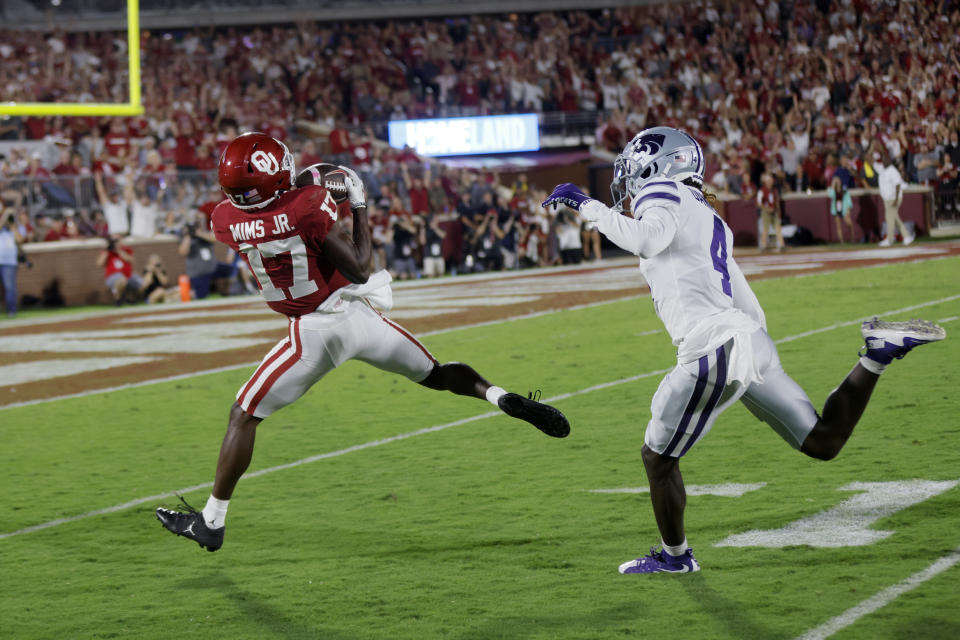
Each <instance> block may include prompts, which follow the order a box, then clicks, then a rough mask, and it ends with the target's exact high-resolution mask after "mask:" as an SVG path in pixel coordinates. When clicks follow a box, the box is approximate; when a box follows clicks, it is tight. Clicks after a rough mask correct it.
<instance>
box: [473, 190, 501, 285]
mask: <svg viewBox="0 0 960 640" xmlns="http://www.w3.org/2000/svg"><path fill="white" fill-rule="evenodd" d="M498 218H499V211H498V207H497V204H496V202H494V199H493V194H492V193H489V192H488V193H485V194H484V196H483V204H482V205H481V207H480V214H479V215H478V216H477V217H476V220H477V222H476V233H475V236H474V242H473V247H472V249H473V251H472V254H471V257H472V258H473V259H472V261H471V262H473V270H475V271H499V270H500V269H502V268H503V252H502V251H501V242H500V241H501V239H502V238H503V231H501V230H500V227H499V226H498V224H497V219H498Z"/></svg>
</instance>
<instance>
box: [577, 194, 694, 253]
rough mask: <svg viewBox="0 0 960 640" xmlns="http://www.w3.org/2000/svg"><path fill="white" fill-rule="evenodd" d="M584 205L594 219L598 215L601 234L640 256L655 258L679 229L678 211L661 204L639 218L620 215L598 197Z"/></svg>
mask: <svg viewBox="0 0 960 640" xmlns="http://www.w3.org/2000/svg"><path fill="white" fill-rule="evenodd" d="M583 207H584V208H585V207H590V208H591V211H590V214H592V215H591V218H594V217H595V219H596V224H597V229H599V230H600V233H602V234H603V235H605V236H606V237H607V238H609V239H610V241H611V242H613V243H614V244H615V245H617V246H618V247H620V248H621V249H623V250H625V251H629V252H630V253H632V254H633V255H635V256H640V257H641V258H652V257H653V256H655V255H657V254H658V253H660V252H661V251H663V250H664V249H665V248H666V247H667V245H669V244H670V243H671V242H672V241H673V238H674V236H675V235H676V234H677V229H679V224H678V223H677V217H676V213H675V212H674V211H672V210H670V209H668V208H666V207H662V206H657V205H654V206H650V207H648V208H646V209H644V212H643V217H642V218H641V219H640V220H634V219H633V218H628V217H626V216H624V215H621V214H619V213H617V212H616V211H614V210H613V209H611V208H609V207H607V206H606V205H604V204H603V203H602V202H598V201H596V200H592V201H590V202H587V203H585V204H584V205H583ZM671 209H672V207H671Z"/></svg>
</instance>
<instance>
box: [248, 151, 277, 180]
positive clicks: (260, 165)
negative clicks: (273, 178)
mask: <svg viewBox="0 0 960 640" xmlns="http://www.w3.org/2000/svg"><path fill="white" fill-rule="evenodd" d="M250 162H251V163H253V166H255V167H256V168H257V169H259V170H260V171H263V172H264V173H269V174H270V175H275V174H276V173H277V172H278V171H280V163H279V162H277V158H276V156H274V155H273V154H272V153H268V152H266V151H254V152H253V155H252V156H250Z"/></svg>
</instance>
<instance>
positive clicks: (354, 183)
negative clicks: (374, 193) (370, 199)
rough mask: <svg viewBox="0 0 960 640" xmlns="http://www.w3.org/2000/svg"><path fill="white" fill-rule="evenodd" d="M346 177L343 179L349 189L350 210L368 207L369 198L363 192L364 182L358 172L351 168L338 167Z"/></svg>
mask: <svg viewBox="0 0 960 640" xmlns="http://www.w3.org/2000/svg"><path fill="white" fill-rule="evenodd" d="M338 166H339V167H340V168H341V169H343V172H344V173H345V174H347V175H346V177H345V178H344V179H343V183H344V185H346V187H347V198H349V200H350V208H351V209H358V208H360V207H365V206H367V196H366V194H365V193H364V192H363V180H361V179H360V176H358V175H357V172H356V171H354V170H353V169H351V168H350V167H345V166H343V165H338Z"/></svg>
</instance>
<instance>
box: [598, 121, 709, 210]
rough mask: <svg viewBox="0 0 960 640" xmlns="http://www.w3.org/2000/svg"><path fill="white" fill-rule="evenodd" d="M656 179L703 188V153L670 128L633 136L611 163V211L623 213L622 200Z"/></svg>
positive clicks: (645, 131)
mask: <svg viewBox="0 0 960 640" xmlns="http://www.w3.org/2000/svg"><path fill="white" fill-rule="evenodd" d="M658 177H659V178H675V179H677V180H680V181H683V180H688V179H689V181H690V183H691V184H693V186H696V187H702V186H703V150H702V149H701V148H700V145H699V144H697V141H696V140H694V139H693V136H691V135H690V134H688V133H687V132H685V131H681V130H679V129H674V128H673V127H652V128H650V129H645V130H643V131H641V132H640V133H638V134H637V135H635V136H634V137H633V140H631V141H630V142H628V143H627V146H626V147H624V149H623V152H622V153H621V154H620V155H618V156H617V159H616V160H615V161H614V163H613V182H611V183H610V194H611V195H612V196H613V208H614V209H619V210H622V209H623V201H624V200H626V199H627V198H628V197H630V198H632V197H633V196H634V195H635V194H636V193H637V192H638V191H640V188H641V187H643V185H644V183H646V182H647V181H648V180H652V179H653V178H658Z"/></svg>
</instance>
